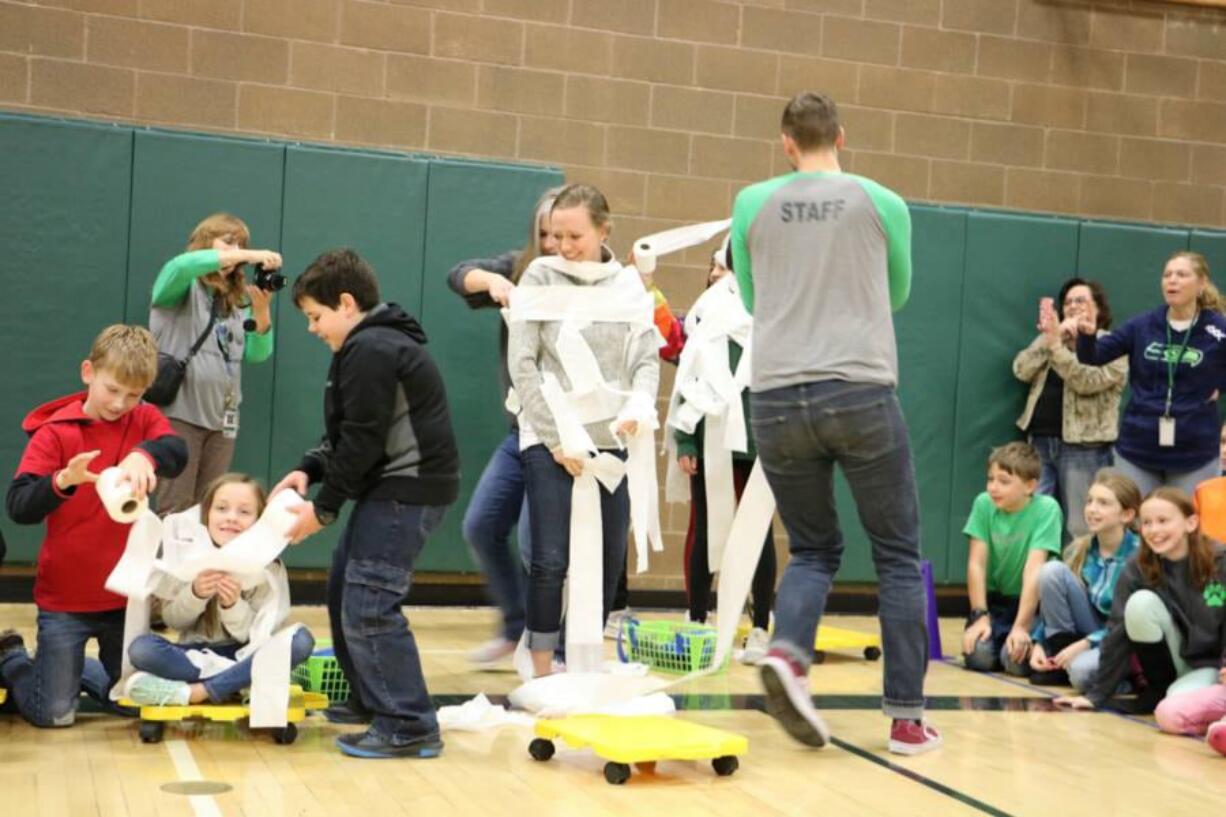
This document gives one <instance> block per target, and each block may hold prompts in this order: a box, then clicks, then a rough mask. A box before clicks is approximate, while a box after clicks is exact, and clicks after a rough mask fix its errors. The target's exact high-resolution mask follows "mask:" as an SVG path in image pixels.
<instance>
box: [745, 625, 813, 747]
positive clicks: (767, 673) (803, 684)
mask: <svg viewBox="0 0 1226 817" xmlns="http://www.w3.org/2000/svg"><path fill="white" fill-rule="evenodd" d="M758 673H759V675H760V676H761V678H762V686H763V687H765V688H766V711H767V713H768V714H769V715H770V716H771V717H772V718H774V719H775V720H777V721H779V724H780V725H781V726H782V727H783V728H784V731H786V732H787V733H788V734H789V735H791V736H792V737H793V738H795V739H796V740H798V741H800V742H801V743H803V744H805V745H806V746H813V747H815V748H818V749H820V748H821V747H823V746H825V745H826V743H827V741H829V740H830V728H829V727H827V726H826V722H825V721H824V720H822V716H821V715H819V714H817V710H816V709H815V708H814V707H813V699H812V698H811V697H809V678H808V675H807V674H805V673H804V672H803V668H802V667H801V666H800V665H799V664H798V663H797V662H796V661H795V659H793V658H792V657H791V656H789V655H788V654H787V653H786V652H784V651H783V650H779V649H773V650H771V651H769V652H768V653H767V654H766V657H765V658H763V659H762V660H761V661H759V662H758Z"/></svg>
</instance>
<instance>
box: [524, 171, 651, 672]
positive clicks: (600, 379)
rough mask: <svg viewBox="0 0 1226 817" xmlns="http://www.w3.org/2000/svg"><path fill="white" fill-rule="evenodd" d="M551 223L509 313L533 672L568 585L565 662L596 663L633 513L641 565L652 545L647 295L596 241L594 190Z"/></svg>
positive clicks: (605, 217)
mask: <svg viewBox="0 0 1226 817" xmlns="http://www.w3.org/2000/svg"><path fill="white" fill-rule="evenodd" d="M550 224H551V228H552V230H553V232H554V236H555V238H556V240H557V241H558V252H559V255H558V256H550V257H545V258H538V259H537V260H536V261H534V262H533V263H532V265H531V266H529V267H528V269H527V270H526V271H525V272H524V275H523V277H522V278H521V280H520V285H519V287H517V288H516V289H515V290H514V292H513V293H512V296H511V306H510V309H509V310H508V314H507V319H508V323H509V332H510V337H509V343H508V348H507V363H508V368H509V369H510V374H511V380H512V383H513V385H514V387H515V398H516V402H517V403H518V405H519V407H520V412H519V421H520V448H521V450H522V452H523V461H524V469H525V478H526V483H527V497H528V509H529V519H530V525H531V535H532V542H533V546H532V562H531V568H530V579H529V589H528V605H527V612H528V627H527V646H528V648H529V650H531V652H532V661H533V665H534V672H535V674H536V675H545V674H548V673H549V672H550V669H551V658H552V655H553V652H554V649H555V647H557V645H558V641H559V623H560V619H561V614H562V584H563V580H566V579H568V580H569V594H568V612H567V644H566V649H567V662H568V667H569V668H570V669H572V670H573V669H580V670H589V669H595V668H598V667H599V666H600V664H601V663H602V642H603V637H602V631H603V617H604V616H605V615H607V614H608V610H609V604H610V603H611V601H612V595H613V590H614V585H615V583H616V581H617V577H618V574H619V573H620V570H621V565H622V564H624V559H625V547H626V535H627V526H628V522H629V521H630V517H631V516H632V515H633V517H634V532H635V537H636V540H637V541H636V547H638V549H639V552H640V564H643V563H645V561H646V547H647V544H648V542H650V543H651V544H652V545H653V546H655V547H657V548H658V547H659V546H660V537H659V511H658V508H657V506H656V488H655V463H654V451H655V448H654V446H655V441H654V430H655V428H656V427H657V425H658V421H657V419H656V413H655V399H656V390H657V387H658V385H659V376H660V374H659V366H660V364H659V358H658V356H657V349H658V346H659V336H658V334H657V332H656V330H655V326H654V324H653V322H652V311H653V307H654V303H653V301H652V298H651V296H650V295H649V294H648V293H647V291H646V290H645V289H644V288H643V283H642V281H641V280H640V279H639V276H638V273H637V272H636V271H635V270H633V269H629V268H624V267H622V266H621V264H619V263H618V262H617V261H616V260H615V259H613V257H612V253H611V252H610V251H609V250H608V248H607V247H605V246H604V240H605V239H606V238H607V237H608V235H609V231H610V222H609V208H608V203H607V202H606V201H605V198H604V196H603V195H602V194H601V193H600V191H599V190H597V189H596V188H594V187H592V186H590V185H582V184H577V185H571V186H569V187H567V188H565V189H564V190H562V192H561V193H559V194H558V198H557V200H556V201H555V203H554V206H553V210H552V212H551V217H550ZM627 483H628V484H627ZM632 497H633V498H632Z"/></svg>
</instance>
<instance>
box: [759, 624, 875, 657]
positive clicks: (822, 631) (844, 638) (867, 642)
mask: <svg viewBox="0 0 1226 817" xmlns="http://www.w3.org/2000/svg"><path fill="white" fill-rule="evenodd" d="M747 635H749V626H748V625H746V624H742V625H741V626H740V627H738V628H737V631H736V637H737V640H738V641H739V640H741V639H743V638H745V636H747ZM832 650H860V651H861V653H862V654H863V655H864V658H865V660H868V661H876V660H877V659H878V658H880V657H881V636H879V635H874V634H872V633H862V632H859V631H857V630H844V629H843V628H841V627H827V626H825V625H822V626H819V627H818V628H817V638H815V639H814V640H813V653H814V655H813V660H814V662H815V663H818V664H820V663H822V662H823V661H825V660H826V653H827V652H830V651H832Z"/></svg>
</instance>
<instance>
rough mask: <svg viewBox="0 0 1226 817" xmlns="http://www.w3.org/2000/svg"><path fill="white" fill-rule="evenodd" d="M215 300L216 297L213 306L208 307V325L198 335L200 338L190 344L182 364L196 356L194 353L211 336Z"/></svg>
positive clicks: (215, 312)
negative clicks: (190, 347)
mask: <svg viewBox="0 0 1226 817" xmlns="http://www.w3.org/2000/svg"><path fill="white" fill-rule="evenodd" d="M217 300H218V298H217V296H216V295H214V296H213V304H212V306H210V307H209V322H208V325H207V326H205V327H204V331H203V332H201V333H200V337H198V338H196V342H195V343H193V344H192V349H191V351H190V352H188V353H187V357H186V358H184V359H183V362H184V363H186V362H187V361H189V360H191V359H192V358H193V357H195V356H196V352H199V351H200V347H201V346H203V345H204V342H205V341H206V340H208V337H209V335H210V334H212V332H213V324H215V323H216V322H217Z"/></svg>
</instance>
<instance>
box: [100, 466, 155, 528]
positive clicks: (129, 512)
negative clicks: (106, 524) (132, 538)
mask: <svg viewBox="0 0 1226 817" xmlns="http://www.w3.org/2000/svg"><path fill="white" fill-rule="evenodd" d="M122 479H123V472H122V471H120V470H119V469H118V468H108V469H106V470H105V471H103V472H102V473H101V474H99V475H98V481H97V482H96V483H94V488H95V490H97V491H98V498H99V499H101V500H102V507H104V508H106V512H107V514H109V515H110V517H111V519H114V520H115V521H116V522H119V523H122V524H127V523H129V522H135V521H136V520H137V519H139V518H140V517H141V515H142V514H143V513H144V512H145V511H147V510H149V497H147V496H146V497H142V498H140V499H137V498H136V497H134V496H133V495H132V486H131V485H130V484H129V483H128V482H127V481H122V482H121V481H120V480H122Z"/></svg>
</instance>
